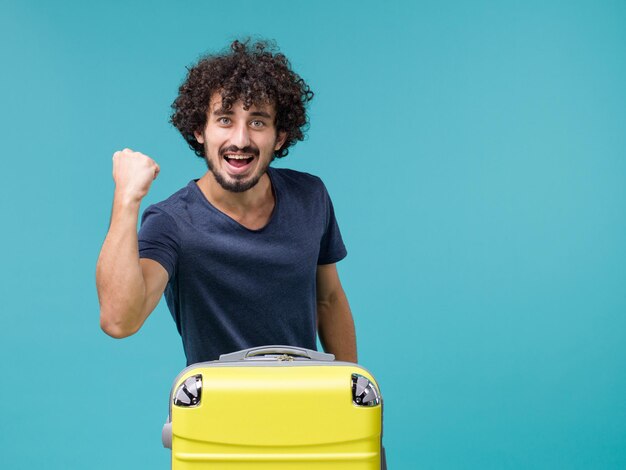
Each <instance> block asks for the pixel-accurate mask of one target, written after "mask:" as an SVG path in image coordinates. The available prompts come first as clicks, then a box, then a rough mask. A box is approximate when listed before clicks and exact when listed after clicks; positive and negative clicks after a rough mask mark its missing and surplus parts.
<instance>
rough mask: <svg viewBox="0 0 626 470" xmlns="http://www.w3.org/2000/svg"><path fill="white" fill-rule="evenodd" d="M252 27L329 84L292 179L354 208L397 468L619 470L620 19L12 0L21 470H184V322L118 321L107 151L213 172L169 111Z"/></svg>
mask: <svg viewBox="0 0 626 470" xmlns="http://www.w3.org/2000/svg"><path fill="white" fill-rule="evenodd" d="M247 35H253V36H259V37H264V38H271V39H275V40H276V41H277V43H278V45H279V46H280V48H281V50H282V51H283V52H284V53H285V54H286V55H287V56H288V57H289V58H290V59H291V62H292V64H293V66H294V68H295V70H296V71H298V72H299V73H300V74H301V75H302V76H303V77H304V78H305V79H306V80H307V81H308V82H309V83H310V85H311V87H312V89H313V90H314V91H315V93H316V95H315V99H314V100H313V102H312V103H311V107H310V117H311V127H310V131H309V132H308V138H307V140H306V141H304V142H302V143H299V144H298V145H297V146H296V147H295V148H294V150H293V151H292V152H291V154H290V155H289V156H288V157H287V158H286V159H285V160H284V161H280V162H279V163H277V165H279V166H286V167H291V168H294V169H297V170H301V171H307V172H310V173H314V174H316V175H319V176H321V177H322V178H323V180H324V181H325V182H326V184H327V186H328V188H329V191H330V193H331V196H332V198H333V201H334V204H335V208H336V212H337V216H338V220H339V222H340V227H341V229H342V232H343V235H344V239H345V242H346V245H347V247H348V251H349V255H348V257H347V258H346V259H345V260H344V261H342V262H341V263H340V264H339V270H340V274H341V278H342V281H343V284H344V287H345V290H346V292H347V294H348V297H349V300H350V303H351V306H352V309H353V312H354V317H355V320H356V328H357V336H358V346H359V360H360V363H361V364H362V365H364V366H365V367H367V368H368V369H369V370H371V371H372V373H373V374H374V375H375V376H376V377H377V378H378V380H379V381H380V384H381V388H382V392H383V395H384V399H385V436H384V440H385V444H386V446H387V449H388V456H389V467H390V468H391V469H392V470H399V469H421V468H425V469H528V468H537V469H554V468H567V469H596V468H597V469H618V468H621V469H623V468H626V400H625V397H626V184H625V183H626V138H625V136H626V3H624V2H622V1H528V2H522V1H484V0H479V1H472V2H469V1H468V2H454V1H428V2H422V1H403V2H373V1H363V0H361V1H358V2H357V1H353V2H349V1H345V2H341V1H334V2H330V1H315V2H304V1H293V0H291V1H286V0H273V1H268V2H252V1H232V2H227V1H221V2H218V1H208V0H207V1H186V2H175V1H170V2H164V1H144V2H140V1H128V2H127V1H124V2H122V1H117V0H115V1H107V2H78V1H76V2H70V1H60V2H44V1H40V2H35V1H17V0H8V1H7V0H4V1H3V2H2V13H1V15H0V39H1V41H0V54H1V63H2V74H1V76H0V83H1V85H2V86H1V87H0V94H1V98H2V100H1V102H2V109H3V112H2V113H1V115H0V132H1V135H2V166H1V171H0V180H1V182H2V183H1V185H0V187H1V193H2V194H1V202H0V204H1V210H2V230H1V231H0V237H1V238H0V240H1V247H2V263H1V266H2V270H1V273H0V281H1V282H0V289H2V302H1V304H0V309H1V310H0V314H1V325H2V327H1V328H0V353H1V357H2V361H1V362H0V363H1V364H2V366H1V372H2V374H1V375H2V387H1V388H0V416H1V417H2V418H1V424H0V456H1V457H0V459H1V462H2V463H1V464H0V466H1V467H2V468H4V469H11V470H13V469H32V468H37V469H83V468H88V469H91V470H100V469H102V470H110V469H113V468H116V469H118V468H119V469H168V468H169V455H170V454H169V451H167V450H164V449H162V448H161V437H160V432H161V426H162V424H163V422H164V420H165V418H166V415H167V410H168V394H169V389H170V386H171V381H172V380H173V378H174V377H175V375H176V374H177V372H178V371H179V370H180V369H181V368H182V367H183V366H184V357H183V353H182V348H181V344H180V338H179V337H178V335H177V332H176V329H175V326H174V323H173V321H172V319H171V317H170V315H169V312H168V310H167V308H166V306H165V304H164V302H162V303H161V304H160V305H159V306H158V308H157V309H156V311H155V312H154V313H153V314H152V316H151V317H150V318H149V320H148V321H147V323H146V324H145V326H144V328H143V329H142V330H141V331H140V332H139V333H138V334H137V335H135V336H134V337H131V338H128V339H124V340H114V339H112V338H109V337H108V336H106V335H105V334H104V333H102V332H101V331H100V328H99V322H98V315H99V312H98V300H97V295H96V289H95V281H94V272H95V265H96V259H97V257H98V253H99V250H100V247H101V244H102V241H103V239H104V236H105V234H106V231H107V227H108V222H109V214H110V208H111V202H112V194H113V181H112V178H111V156H112V154H113V152H114V151H116V150H118V149H122V148H124V147H130V148H133V149H136V150H139V151H141V152H143V153H146V154H148V155H150V156H152V157H153V158H154V159H156V160H157V162H158V163H159V164H160V165H161V174H160V175H159V178H158V179H157V180H156V182H155V183H154V185H153V188H152V190H151V192H150V194H149V195H148V197H147V198H146V200H145V203H146V204H148V203H153V202H156V201H159V200H161V199H163V198H165V197H167V196H169V195H170V194H171V193H172V192H174V191H175V190H177V189H179V188H180V187H182V186H183V185H185V184H186V183H187V182H188V181H189V180H190V179H192V178H197V177H199V176H200V175H201V174H202V173H203V172H204V171H205V166H204V163H203V162H202V161H201V160H200V159H198V158H196V157H195V156H194V155H193V154H192V153H191V151H190V150H189V149H188V148H187V146H186V144H185V143H184V141H183V139H182V138H181V137H180V136H179V135H178V134H177V132H176V131H175V129H174V128H173V127H171V126H170V125H169V124H168V117H169V111H170V109H169V106H170V103H171V102H172V101H173V99H174V98H175V96H176V93H177V88H178V86H179V84H180V83H181V81H182V79H183V77H184V75H185V72H186V70H185V67H186V66H189V65H190V64H191V63H193V62H194V61H195V60H196V59H197V58H198V57H199V56H200V55H201V54H202V53H204V52H207V51H216V50H220V49H222V48H224V47H225V46H227V45H228V44H229V42H230V41H231V40H233V39H235V38H241V37H244V36H247ZM144 207H145V204H144Z"/></svg>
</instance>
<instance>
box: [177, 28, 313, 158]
mask: <svg viewBox="0 0 626 470" xmlns="http://www.w3.org/2000/svg"><path fill="white" fill-rule="evenodd" d="M215 92H219V93H220V94H221V96H222V107H223V108H224V109H229V108H230V107H231V106H232V105H233V103H234V102H235V101H237V100H241V101H242V102H243V106H244V109H245V110H248V109H249V108H250V106H252V105H258V104H261V103H272V104H273V105H274V106H275V107H276V122H275V125H276V129H277V131H278V132H286V134H287V138H286V140H285V143H284V144H283V145H282V147H281V148H280V149H278V150H277V151H276V152H274V157H277V158H281V157H285V156H287V154H288V153H289V147H291V146H292V145H293V144H295V143H296V141H298V140H303V139H304V132H305V131H306V130H307V128H308V117H307V114H306V105H307V103H308V102H309V101H311V100H312V99H313V92H312V91H311V89H310V88H309V86H308V85H307V84H306V83H305V82H304V80H303V79H302V78H300V76H299V75H298V74H296V73H295V72H294V71H293V70H291V65H290V63H289V61H288V60H287V58H286V57H285V56H284V55H283V54H281V53H279V52H278V51H277V47H276V45H275V43H273V42H269V41H258V42H255V43H254V44H250V40H249V39H247V40H244V41H243V42H240V41H233V43H232V44H231V45H230V50H229V51H226V52H224V53H221V54H217V55H207V56H204V57H202V58H201V59H200V60H199V61H198V63H197V64H195V65H194V66H193V67H191V68H188V73H187V78H186V79H185V81H184V82H183V84H182V85H181V86H180V88H179V89H178V97H177V98H176V99H175V100H174V102H173V103H172V109H173V113H172V115H171V117H170V122H171V123H172V124H173V125H174V126H175V127H176V128H177V129H178V130H179V131H180V133H181V134H182V136H183V138H184V139H185V140H186V141H187V143H188V144H189V147H191V149H192V150H193V151H194V152H195V153H196V155H198V156H199V157H204V156H205V155H204V146H203V145H202V144H200V143H198V141H197V140H196V137H195V136H194V131H199V132H202V131H203V130H204V127H205V125H206V120H207V110H208V106H209V102H210V100H211V96H212V95H213V94H214V93H215Z"/></svg>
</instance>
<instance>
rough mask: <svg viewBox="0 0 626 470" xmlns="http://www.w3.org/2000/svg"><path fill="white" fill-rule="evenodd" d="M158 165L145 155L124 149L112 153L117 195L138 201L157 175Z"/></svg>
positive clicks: (146, 192)
mask: <svg viewBox="0 0 626 470" xmlns="http://www.w3.org/2000/svg"><path fill="white" fill-rule="evenodd" d="M160 170H161V169H160V167H159V165H158V164H157V163H156V162H155V161H154V160H152V159H151V158H150V157H148V156H147V155H144V154H142V153H139V152H133V151H132V150H131V149H124V150H122V151H118V152H115V153H114V154H113V181H115V192H116V194H117V195H119V196H121V197H123V198H126V199H129V200H132V201H140V200H141V199H142V198H143V197H144V196H145V195H146V194H148V190H149V189H150V185H151V184H152V182H153V181H154V180H155V179H156V177H157V176H158V175H159V171H160Z"/></svg>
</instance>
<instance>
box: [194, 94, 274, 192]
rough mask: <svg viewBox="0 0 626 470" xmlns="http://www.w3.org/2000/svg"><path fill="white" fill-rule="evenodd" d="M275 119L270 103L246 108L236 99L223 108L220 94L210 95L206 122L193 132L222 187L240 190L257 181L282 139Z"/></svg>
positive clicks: (234, 190) (265, 169)
mask: <svg viewBox="0 0 626 470" xmlns="http://www.w3.org/2000/svg"><path fill="white" fill-rule="evenodd" d="M275 121H276V111H275V109H274V105H272V104H270V103H265V104H258V105H252V106H251V107H250V108H249V109H248V110H245V109H244V108H243V103H242V102H241V101H236V102H234V103H233V105H232V106H231V107H230V108H229V109H223V107H222V97H221V96H220V94H219V93H215V94H214V95H213V96H212V98H211V101H210V103H209V111H208V113H207V122H206V126H205V128H204V130H203V131H202V132H194V135H195V137H196V140H197V141H198V142H199V143H201V144H203V146H204V155H205V160H206V162H207V166H208V167H209V170H210V171H211V172H212V173H213V176H214V177H215V180H216V181H217V182H218V183H219V184H220V186H221V187H222V188H224V189H225V190H227V191H232V192H236V193H241V192H244V191H247V190H248V189H250V188H252V187H254V186H255V185H256V184H257V183H258V182H259V180H260V179H261V177H262V176H263V175H264V174H265V172H266V171H267V167H268V166H269V164H270V162H271V161H272V158H273V155H274V152H275V151H276V150H278V149H279V148H280V147H281V146H282V145H283V143H284V142H285V138H286V134H285V133H284V132H281V133H278V132H277V130H276V125H275Z"/></svg>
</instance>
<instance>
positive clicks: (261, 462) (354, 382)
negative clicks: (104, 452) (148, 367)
mask: <svg viewBox="0 0 626 470" xmlns="http://www.w3.org/2000/svg"><path fill="white" fill-rule="evenodd" d="M162 440H163V445H164V446H165V447H167V448H170V449H172V469H173V470H203V469H226V470H243V469H251V468H254V469H268V470H269V469H278V470H280V469H289V470H301V469H318V468H322V469H328V470H330V469H341V470H357V469H358V470H374V469H375V470H381V469H386V461H385V453H384V448H383V446H382V396H381V394H380V391H379V387H378V384H377V383H376V381H375V380H374V377H373V376H372V375H371V374H370V373H369V372H368V371H367V370H365V369H363V368H362V367H360V366H359V365H357V364H353V363H350V362H339V361H335V360H334V356H333V355H332V354H326V353H322V352H318V351H313V350H309V349H304V348H294V347H291V346H280V345H278V346H265V347H260V348H251V349H246V350H243V351H237V352H234V353H230V354H224V355H222V356H220V359H219V360H217V361H211V362H203V363H198V364H192V365H191V366H189V367H187V368H186V369H184V370H183V371H182V372H181V373H180V374H179V375H178V377H177V378H176V380H175V381H174V385H173V387H172V391H171V394H170V413H169V416H168V420H167V422H166V423H165V426H164V427H163V434H162Z"/></svg>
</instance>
